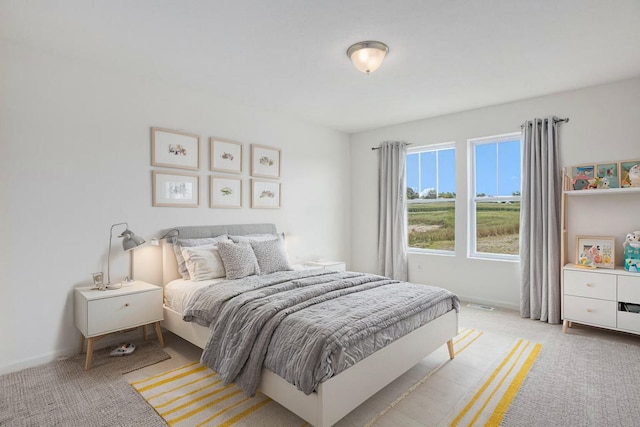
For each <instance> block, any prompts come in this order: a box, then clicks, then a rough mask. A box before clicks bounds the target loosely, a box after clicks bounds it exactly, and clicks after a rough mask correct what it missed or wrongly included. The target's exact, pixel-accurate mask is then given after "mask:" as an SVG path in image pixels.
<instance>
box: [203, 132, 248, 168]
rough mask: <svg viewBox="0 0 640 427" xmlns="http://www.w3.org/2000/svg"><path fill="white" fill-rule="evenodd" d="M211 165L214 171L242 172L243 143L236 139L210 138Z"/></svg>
mask: <svg viewBox="0 0 640 427" xmlns="http://www.w3.org/2000/svg"><path fill="white" fill-rule="evenodd" d="M209 147H210V150H209V153H210V159H209V165H210V166H209V167H210V169H211V171H213V172H226V173H242V151H243V147H242V144H241V143H239V142H235V141H229V140H225V139H220V138H215V137H211V138H209Z"/></svg>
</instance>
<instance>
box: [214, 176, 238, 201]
mask: <svg viewBox="0 0 640 427" xmlns="http://www.w3.org/2000/svg"><path fill="white" fill-rule="evenodd" d="M209 207H211V208H225V209H238V208H241V207H242V179H241V178H235V177H228V176H217V175H212V176H211V177H210V178H209Z"/></svg>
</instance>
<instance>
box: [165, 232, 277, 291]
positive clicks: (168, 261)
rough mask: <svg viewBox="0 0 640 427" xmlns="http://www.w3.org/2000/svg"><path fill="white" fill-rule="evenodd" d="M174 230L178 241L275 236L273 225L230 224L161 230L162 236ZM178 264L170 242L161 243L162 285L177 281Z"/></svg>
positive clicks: (178, 276) (178, 275)
mask: <svg viewBox="0 0 640 427" xmlns="http://www.w3.org/2000/svg"><path fill="white" fill-rule="evenodd" d="M173 229H176V230H178V231H179V232H180V234H179V238H180V239H200V238H204V237H216V236H219V235H221V234H230V235H235V236H246V235H247V234H276V233H277V229H276V226H275V224H231V225H187V226H183V227H173V228H170V229H167V230H162V232H161V233H162V234H165V233H166V232H168V231H170V230H173ZM179 278H180V274H179V273H178V263H177V262H176V256H175V254H174V252H173V245H172V244H171V241H167V240H163V241H162V285H163V286H164V285H166V284H167V283H169V282H170V281H172V280H175V279H179Z"/></svg>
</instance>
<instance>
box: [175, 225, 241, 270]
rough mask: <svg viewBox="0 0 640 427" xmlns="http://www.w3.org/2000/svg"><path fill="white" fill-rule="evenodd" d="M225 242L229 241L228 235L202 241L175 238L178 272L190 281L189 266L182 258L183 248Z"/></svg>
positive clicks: (205, 238) (206, 238) (202, 239)
mask: <svg viewBox="0 0 640 427" xmlns="http://www.w3.org/2000/svg"><path fill="white" fill-rule="evenodd" d="M225 240H229V239H228V238H227V235H226V234H221V235H220V236H217V237H204V238H200V239H180V238H178V237H174V238H173V251H174V253H175V254H176V262H177V263H178V272H179V273H180V276H182V278H183V279H184V280H189V270H187V265H186V263H185V262H184V257H183V256H182V248H183V247H185V246H188V247H193V246H207V245H216V244H218V243H219V242H224V241H225Z"/></svg>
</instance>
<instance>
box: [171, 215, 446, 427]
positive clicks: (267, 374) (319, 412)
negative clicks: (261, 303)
mask: <svg viewBox="0 0 640 427" xmlns="http://www.w3.org/2000/svg"><path fill="white" fill-rule="evenodd" d="M176 229H177V230H178V231H179V237H180V239H202V238H213V237H216V236H221V235H228V236H249V235H267V234H271V235H277V230H276V227H275V225H274V224H244V225H215V226H187V227H177V228H176ZM278 274H285V273H280V272H278V273H273V275H274V276H275V275H278ZM291 274H292V276H293V277H295V279H296V280H297V281H304V280H318V281H320V280H325V278H327V280H329V279H328V278H330V277H331V275H332V274H334V273H333V272H327V271H303V272H291ZM335 274H337V273H335ZM340 274H341V275H337V276H336V277H335V278H331V280H335V282H344V281H349V280H364V279H361V277H362V276H361V275H362V273H351V272H345V273H340ZM266 276H269V275H265V276H264V277H266ZM378 277H379V276H378ZM181 279H182V276H181V275H180V273H179V271H178V261H177V260H176V255H175V253H174V248H173V242H172V241H171V240H164V241H163V242H162V283H163V285H164V286H167V288H166V289H165V301H166V303H165V306H164V321H163V326H164V327H165V328H166V329H167V330H169V331H171V332H173V333H175V334H176V335H178V336H180V337H182V338H184V339H186V340H187V341H189V342H191V343H193V344H195V345H196V346H198V347H200V348H203V349H205V348H206V347H207V345H208V341H209V338H210V336H211V335H212V331H214V329H215V328H214V327H213V325H212V327H211V329H210V328H208V327H206V326H202V325H200V324H198V323H197V322H187V321H185V320H183V310H184V309H185V307H186V306H187V305H188V300H189V296H191V295H193V294H196V293H199V292H201V291H200V289H202V286H198V285H195V284H190V283H189V282H188V281H187V282H185V283H183V284H182V283H181V284H180V288H181V292H182V294H175V293H173V291H171V292H170V291H169V290H170V289H171V288H172V287H173V288H175V286H174V285H175V283H176V282H179V281H180V280H181ZM372 280H373V279H372ZM231 282H236V281H231ZM195 283H197V282H195ZM205 283H206V284H209V282H205ZM296 283H297V282H296ZM327 283H329V282H327ZM331 283H334V282H331ZM407 285H413V286H417V285H415V284H407ZM189 286H191V288H189ZM420 286H422V285H420ZM436 289H438V288H436ZM185 295H186V296H185ZM453 297H454V298H452V300H451V307H450V308H448V309H447V310H446V311H445V312H444V313H439V314H438V315H437V317H435V318H434V319H433V320H429V321H428V323H426V324H424V325H422V326H419V327H417V328H416V329H413V330H412V331H411V332H409V333H406V334H405V335H403V336H401V337H399V338H397V339H395V340H394V341H393V342H391V343H388V344H386V345H385V346H384V347H382V348H380V349H376V350H375V351H374V352H373V353H372V354H369V355H366V357H364V358H363V359H361V360H356V361H355V362H354V363H353V364H352V365H351V366H348V367H347V368H346V369H344V370H342V371H339V372H338V373H336V374H333V375H332V376H330V377H329V378H327V379H323V380H322V381H321V382H319V383H318V384H317V386H313V390H308V391H307V392H308V394H306V393H305V392H303V391H301V390H300V389H299V388H300V385H299V384H298V386H297V387H296V386H294V385H293V384H291V383H290V382H288V381H287V380H285V379H284V378H283V377H282V376H280V375H278V374H276V373H274V372H273V371H272V370H269V369H266V368H263V369H261V371H260V372H259V377H260V378H259V385H258V390H259V391H260V392H262V393H263V394H265V395H267V396H269V397H270V398H272V399H273V400H275V401H276V402H278V403H280V404H281V405H282V406H284V407H286V408H287V409H289V410H290V411H292V412H293V413H295V414H296V415H298V416H300V417H301V418H303V419H304V420H306V421H307V422H309V423H310V424H312V425H314V426H316V427H327V426H331V425H333V424H334V423H336V422H337V421H339V420H340V419H341V418H342V417H344V416H345V415H346V414H348V413H349V412H351V411H352V410H353V409H355V408H356V407H357V406H359V405H360V404H361V403H362V402H364V401H365V400H366V399H368V398H369V397H370V396H372V395H373V394H375V393H376V392H378V391H379V390H381V389H382V388H384V387H385V386H386V385H387V384H389V383H390V382H391V381H393V380H394V379H396V378H398V377H399V376H400V375H402V374H403V373H404V372H406V371H407V370H408V369H410V368H411V367H413V366H414V365H416V364H417V363H418V362H419V361H420V360H422V359H423V358H424V357H426V356H427V355H429V354H430V353H431V352H433V351H434V350H435V349H437V348H439V347H440V346H442V345H444V344H445V343H446V344H447V348H448V351H449V357H450V358H453V355H454V353H453V341H452V339H453V337H454V336H455V335H456V334H457V331H458V317H457V304H458V302H457V297H455V296H453ZM440 305H441V306H442V303H441V304H440ZM440 311H443V310H442V309H441V310H440ZM420 315H421V314H420ZM187 317H188V316H187ZM415 317H416V318H417V317H418V314H416V316H415ZM209 345H211V344H210V343H209ZM203 359H204V355H203Z"/></svg>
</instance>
